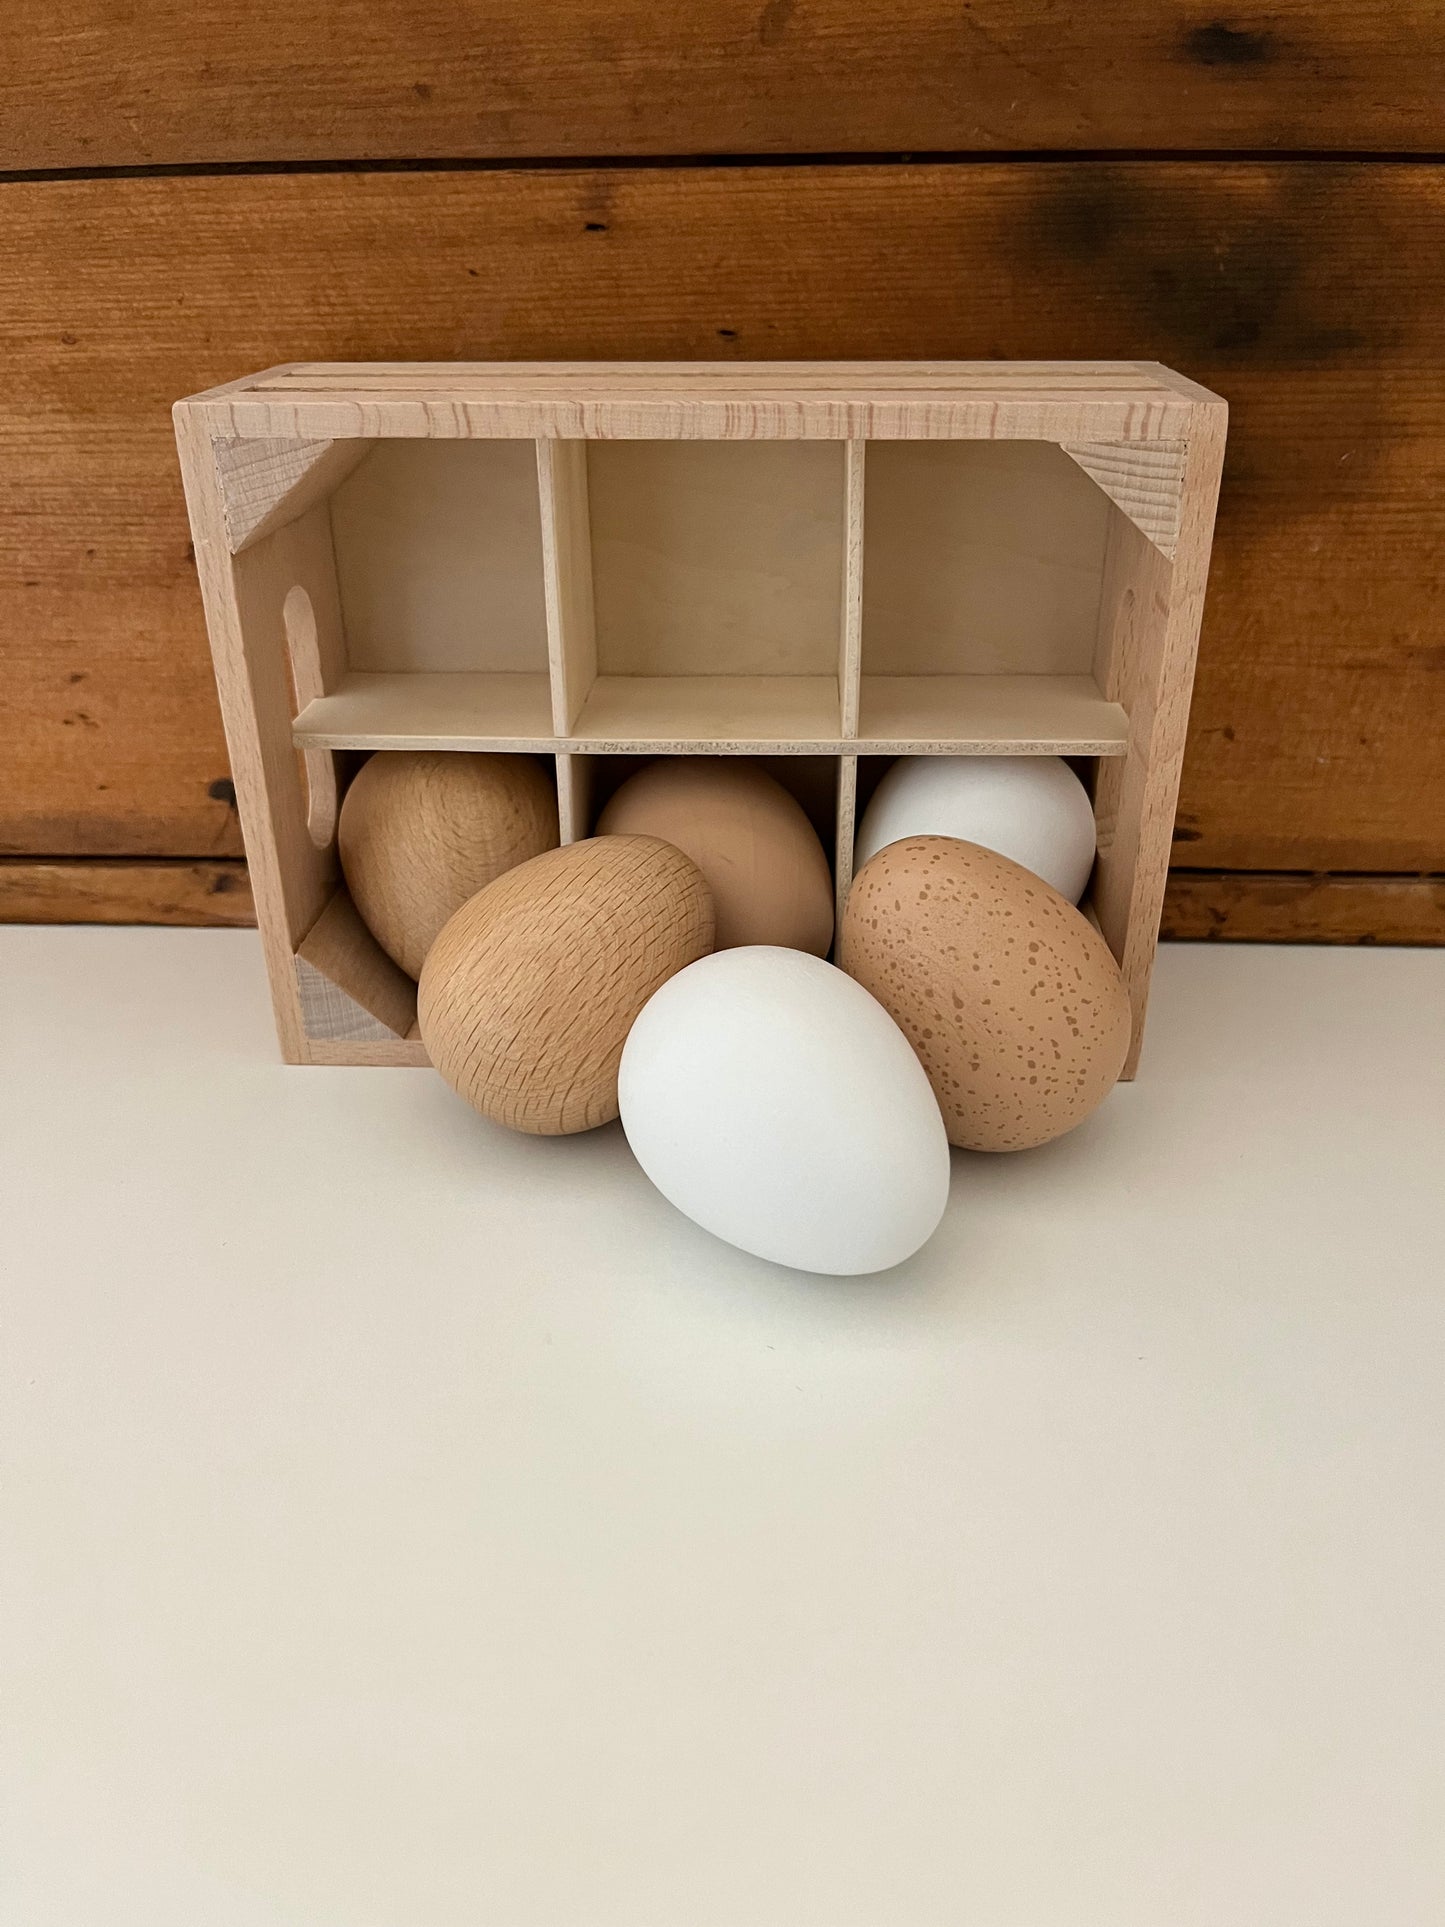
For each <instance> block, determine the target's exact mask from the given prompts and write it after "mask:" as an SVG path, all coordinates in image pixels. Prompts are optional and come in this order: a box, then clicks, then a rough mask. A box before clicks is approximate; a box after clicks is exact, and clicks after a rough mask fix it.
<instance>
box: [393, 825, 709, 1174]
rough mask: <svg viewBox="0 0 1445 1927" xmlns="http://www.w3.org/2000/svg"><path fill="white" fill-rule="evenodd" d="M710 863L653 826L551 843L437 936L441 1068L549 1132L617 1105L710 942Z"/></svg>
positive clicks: (598, 1119)
mask: <svg viewBox="0 0 1445 1927" xmlns="http://www.w3.org/2000/svg"><path fill="white" fill-rule="evenodd" d="M712 934H713V912H712V898H711V896H710V895H709V893H708V887H707V884H706V882H705V881H704V879H703V876H702V872H701V871H700V870H699V869H698V867H697V865H696V864H695V863H693V862H692V860H691V859H690V858H689V857H685V856H684V855H683V853H682V852H681V850H675V849H674V848H673V847H672V846H671V845H670V844H668V843H663V842H661V841H659V839H658V838H657V837H653V836H599V837H593V838H591V839H590V840H589V841H588V842H586V843H571V844H568V845H567V847H566V848H565V849H561V850H549V851H548V852H547V853H546V854H545V855H543V856H536V857H533V858H532V859H531V861H530V862H528V863H523V864H521V865H519V866H518V868H516V869H515V870H508V871H507V873H506V875H505V876H501V877H498V878H497V880H496V882H495V883H490V884H488V885H487V887H486V889H485V890H482V891H480V892H479V893H478V894H477V895H476V896H474V897H473V898H472V900H471V902H470V903H467V904H464V905H463V906H462V908H461V909H460V910H458V911H457V913H456V915H455V916H454V917H452V918H451V920H450V921H449V922H448V923H447V925H446V927H445V928H444V929H443V930H442V932H441V935H440V936H439V937H438V938H437V940H436V942H435V943H434V944H433V945H432V948H431V952H430V954H429V955H428V957H427V960H426V964H425V967H424V968H423V970H422V973H421V989H420V992H419V995H418V998H417V1017H418V1020H419V1022H420V1025H421V1034H422V1040H423V1042H424V1043H425V1044H426V1047H427V1050H428V1052H429V1053H430V1055H431V1060H432V1062H433V1063H434V1064H435V1065H436V1067H437V1069H438V1070H439V1071H440V1072H441V1074H442V1076H443V1077H444V1078H445V1079H446V1080H447V1082H448V1083H449V1084H450V1085H451V1086H452V1087H453V1089H455V1090H457V1091H459V1092H460V1093H461V1095H462V1096H463V1097H464V1098H466V1100H467V1102H468V1103H469V1104H472V1105H474V1106H475V1107H476V1109H477V1110H479V1111H481V1112H482V1113H483V1115H484V1116H486V1117H491V1118H495V1119H496V1120H497V1122H498V1123H500V1124H510V1125H511V1126H512V1128H513V1129H514V1130H518V1131H531V1132H534V1133H536V1134H537V1135H538V1136H540V1137H560V1136H562V1135H564V1134H566V1133H568V1132H571V1131H590V1130H591V1129H592V1127H593V1126H594V1125H597V1124H605V1123H607V1121H608V1120H609V1118H614V1117H616V1116H617V1067H618V1064H619V1063H620V1062H621V1058H622V1046H623V1045H624V1044H625V1043H626V1041H627V1033H628V1031H629V1030H630V1029H631V1028H632V1024H633V1021H634V1019H635V1018H636V1017H637V1014H638V1012H639V1011H640V1010H641V1009H642V1006H643V1005H644V1004H645V1003H646V1002H647V1000H648V998H649V997H650V996H651V995H652V993H653V991H655V990H656V989H657V988H658V987H659V986H660V985H661V984H664V983H666V981H667V979H668V978H669V977H671V976H672V975H673V974H674V973H675V972H676V971H679V970H681V969H682V968H683V966H684V965H685V964H690V963H695V962H696V961H697V959H698V958H699V957H703V956H706V955H707V953H708V951H710V950H711V949H712Z"/></svg>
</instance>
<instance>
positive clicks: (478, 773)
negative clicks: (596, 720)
mask: <svg viewBox="0 0 1445 1927" xmlns="http://www.w3.org/2000/svg"><path fill="white" fill-rule="evenodd" d="M336 840H337V845H338V848H339V850H340V854H341V868H342V872H343V874H344V875H345V878H346V883H347V888H348V889H349V890H350V891H351V897H352V901H353V902H354V903H355V905H356V907H357V909H358V910H359V911H360V913H361V918H362V921H363V922H364V923H365V924H366V926H367V928H368V929H369V930H370V931H371V934H372V935H373V936H374V937H375V938H376V941H377V942H378V943H379V944H380V945H381V947H382V949H383V950H384V951H385V952H386V954H387V955H388V956H389V957H390V958H391V959H392V961H393V963H397V964H400V966H401V968H402V969H403V970H404V971H406V973H407V975H408V976H410V977H419V976H420V975H421V967H422V964H423V962H424V961H425V959H426V953H427V951H428V950H429V949H430V948H431V945H432V941H433V939H434V938H435V936H436V934H437V932H438V931H439V930H440V929H441V927H442V925H443V924H444V923H445V922H446V920H447V918H448V917H450V916H451V915H452V914H453V913H454V912H455V911H457V910H459V909H460V908H461V906H462V905H463V904H464V903H465V902H466V901H467V899H468V897H473V896H475V895H476V893H477V891H478V890H480V889H482V888H483V887H484V885H486V884H488V883H490V882H491V881H492V880H493V878H494V877H499V876H501V874H502V873H503V871H505V870H510V869H511V868H512V867H513V866H514V865H515V864H518V863H525V862H526V860H527V858H528V857H533V856H540V855H541V853H542V851H544V850H552V849H555V848H556V846H557V787H556V784H555V783H554V781H553V779H552V777H551V775H550V774H549V773H548V771H547V769H546V768H545V766H544V765H543V764H542V763H541V761H540V760H539V759H538V758H537V757H535V756H501V755H496V756H493V755H477V756H473V755H468V754H464V753H461V752H457V751H448V750H378V751H377V753H376V755H374V756H373V757H371V758H370V760H369V761H368V762H366V763H364V764H363V765H362V767H361V768H360V769H359V770H358V771H357V773H356V777H355V780H354V781H353V782H352V785H351V787H350V789H349V790H347V792H346V800H345V802H344V803H343V804H342V806H341V820H340V823H339V824H338V826H337V837H336Z"/></svg>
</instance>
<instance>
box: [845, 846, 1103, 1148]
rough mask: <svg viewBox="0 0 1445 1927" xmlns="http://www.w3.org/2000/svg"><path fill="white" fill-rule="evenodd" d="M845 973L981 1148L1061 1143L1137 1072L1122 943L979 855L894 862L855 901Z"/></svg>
mask: <svg viewBox="0 0 1445 1927" xmlns="http://www.w3.org/2000/svg"><path fill="white" fill-rule="evenodd" d="M838 961H839V963H840V964H841V965H842V967H843V969H844V970H846V971H847V972H848V974H849V976H850V977H856V978H857V980H858V982H859V983H860V984H862V985H863V987H864V989H865V990H869V991H871V992H872V993H873V995H874V996H875V997H876V998H877V999H878V1001H879V1003H881V1004H882V1005H883V1007H884V1008H885V1010H887V1011H888V1012H889V1013H890V1014H891V1015H892V1017H893V1019H894V1021H895V1022H896V1023H897V1024H898V1026H899V1028H900V1029H901V1030H902V1031H903V1032H904V1034H905V1035H906V1036H907V1038H908V1041H909V1042H910V1043H911V1044H912V1046H913V1048H914V1050H916V1051H917V1053H918V1056H919V1058H920V1060H921V1061H922V1064H923V1068H924V1069H925V1070H926V1071H927V1072H928V1077H929V1082H930V1083H931V1084H932V1085H933V1092H934V1096H935V1097H936V1098H937V1099H938V1102H939V1107H940V1109H941V1110H942V1112H943V1121H944V1123H945V1125H946V1126H947V1128H948V1136H949V1141H950V1143H953V1144H959V1145H962V1146H964V1148H965V1149H967V1150H971V1151H1022V1150H1026V1149H1027V1148H1029V1147H1030V1146H1031V1145H1035V1144H1046V1143H1047V1142H1048V1141H1049V1139H1050V1138H1055V1137H1058V1136H1060V1135H1061V1134H1062V1133H1063V1132H1064V1131H1069V1130H1072V1129H1073V1127H1074V1126H1075V1125H1076V1124H1078V1123H1081V1122H1082V1121H1083V1119H1084V1118H1086V1117H1087V1116H1088V1115H1089V1113H1090V1111H1092V1110H1093V1109H1094V1107H1095V1106H1096V1105H1097V1104H1099V1103H1100V1102H1101V1101H1102V1100H1103V1098H1104V1097H1105V1096H1106V1095H1107V1093H1108V1092H1109V1091H1110V1090H1111V1089H1112V1088H1113V1086H1114V1084H1115V1083H1116V1082H1117V1080H1118V1076H1119V1073H1120V1071H1121V1070H1122V1069H1123V1068H1124V1058H1125V1055H1126V1053H1127V1052H1128V1049H1129V1031H1130V1015H1129V994H1128V992H1127V991H1126V990H1125V988H1124V980H1123V978H1122V976H1121V975H1120V973H1119V966H1118V965H1117V964H1116V963H1115V961H1114V959H1113V956H1112V955H1111V953H1110V951H1109V947H1108V945H1107V944H1106V943H1105V942H1104V939H1103V938H1102V937H1101V936H1100V935H1099V933H1098V931H1097V930H1096V929H1095V928H1094V926H1093V925H1092V924H1091V923H1090V922H1089V921H1088V919H1087V918H1086V917H1084V916H1083V915H1081V914H1080V912H1079V911H1077V910H1076V909H1075V908H1074V906H1073V904H1071V903H1070V902H1068V900H1067V899H1066V898H1064V897H1061V896H1060V895H1059V893H1058V891H1057V890H1053V889H1051V888H1050V887H1049V885H1048V884H1047V883H1044V882H1043V881H1042V880H1041V879H1040V878H1039V877H1036V876H1035V875H1033V873H1032V872H1031V871H1029V870H1025V869H1023V868H1021V867H1020V865H1019V864H1017V863H1011V862H1010V861H1009V859H1008V858H1007V857H1003V856H998V855H996V854H995V852H994V851H992V850H985V849H981V848H980V847H979V845H978V844H976V843H961V842H958V841H957V840H956V839H954V838H953V837H947V836H910V837H905V838H904V839H903V840H902V842H899V843H892V844H890V845H889V846H888V848H887V849H885V850H880V851H879V853H878V855H877V856H875V857H873V858H872V859H871V860H870V861H869V862H868V863H866V864H865V865H864V866H863V868H862V870H860V871H859V873H858V875H857V877H856V878H855V879H854V882H853V887H852V889H851V890H850V891H849V893H848V902H847V906H846V908H845V909H844V912H843V921H842V930H841V932H840V936H839V955H838Z"/></svg>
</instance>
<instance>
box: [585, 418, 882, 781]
mask: <svg viewBox="0 0 1445 1927" xmlns="http://www.w3.org/2000/svg"><path fill="white" fill-rule="evenodd" d="M554 475H555V478H556V479H555V481H554V489H553V494H554V502H555V505H556V506H555V514H556V520H557V525H558V528H559V530H561V531H564V532H567V531H570V534H569V535H568V534H564V538H563V546H564V547H566V548H567V549H568V550H569V552H570V556H571V558H572V561H571V569H572V576H573V579H574V581H575V578H576V576H577V575H578V574H579V573H580V572H581V571H584V570H585V571H586V572H587V574H588V576H589V578H590V580H589V583H588V586H587V591H586V593H585V595H584V594H583V593H581V591H580V590H578V591H577V592H576V593H574V595H573V596H572V599H571V602H570V604H569V603H568V600H567V597H566V594H565V592H564V590H563V589H562V588H561V586H560V585H559V590H558V596H557V603H558V614H559V621H560V629H561V633H560V635H559V637H558V639H557V650H558V655H559V656H560V659H561V668H562V673H563V677H564V681H565V684H566V691H567V701H566V704H565V706H564V709H563V712H562V713H561V714H560V715H559V716H558V717H557V722H558V727H559V733H563V734H567V735H571V736H573V737H575V738H577V739H578V740H580V741H587V742H598V743H616V744H619V745H622V744H631V743H637V744H638V745H639V746H646V745H653V744H655V745H658V746H671V747H683V746H696V747H698V748H703V749H715V750H728V749H746V748H749V747H752V746H754V745H767V744H769V743H778V744H789V745H791V744H795V743H804V744H806V743H808V742H833V741H836V740H837V738H838V736H839V734H840V729H841V722H840V714H839V689H838V663H839V651H840V634H841V623H842V610H843V562H844V513H843V509H844V496H843V475H844V462H843V450H842V445H841V444H839V443H837V442H819V441H774V442H703V441H675V442H671V441H665V442H650V441H636V442H633V441H617V442H608V441H604V442H594V443H591V444H589V445H587V446H586V448H585V450H584V451H583V452H582V453H581V454H580V455H578V454H575V453H570V451H569V452H567V453H561V454H559V457H558V460H557V465H556V467H555V469H554ZM569 612H570V616H571V620H570V621H569V620H568V615H569Z"/></svg>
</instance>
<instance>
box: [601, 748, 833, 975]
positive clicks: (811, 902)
mask: <svg viewBox="0 0 1445 1927" xmlns="http://www.w3.org/2000/svg"><path fill="white" fill-rule="evenodd" d="M597 828H598V832H599V834H602V835H609V834H617V833H628V832H633V833H639V834H642V835H645V836H660V837H661V838H662V839H663V841H664V842H667V843H672V844H675V845H676V847H677V848H678V849H679V850H682V851H684V852H685V853H686V854H687V855H688V856H690V857H691V858H692V860H693V862H694V863H695V864H696V865H697V867H698V868H699V869H700V870H701V871H702V873H703V875H704V876H705V877H706V878H707V881H708V887H709V889H710V890H711V891H712V900H713V908H714V911H715V913H716V917H717V933H716V939H715V947H716V948H717V949H719V950H730V949H732V948H733V946H734V945H737V944H778V945H781V946H783V947H784V948H786V949H789V950H806V951H809V952H811V953H812V955H813V956H815V957H822V956H826V954H827V951H828V946H829V945H830V944H831V943H832V941H833V879H832V874H831V872H830V871H829V868H828V858H827V855H826V854H825V852H824V849H823V845H822V843H821V842H820V841H819V840H818V833H817V831H816V830H815V829H814V828H813V826H812V824H811V823H810V822H809V821H808V817H807V812H806V811H805V810H804V809H803V806H802V804H801V803H799V802H798V800H797V798H796V797H795V796H792V795H790V794H789V792H788V791H787V790H785V789H784V788H783V786H782V784H781V783H779V782H778V781H777V780H776V778H774V777H772V776H770V775H769V774H768V772H767V771H766V770H764V769H759V767H758V766H757V764H756V763H751V762H748V761H747V760H746V759H743V758H738V757H732V756H711V757H702V756H666V757H661V758H659V760H658V761H657V762H654V763H649V764H648V765H647V767H646V768H645V769H641V770H639V771H638V772H637V774H636V775H635V776H631V777H629V778H628V780H627V781H626V782H625V783H624V784H623V785H622V787H621V788H620V789H619V790H618V791H617V793H616V795H615V796H613V798H612V800H611V801H610V802H609V803H608V804H607V806H606V808H605V809H604V810H603V812H602V814H601V816H600V817H599V818H598V820H597Z"/></svg>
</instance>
